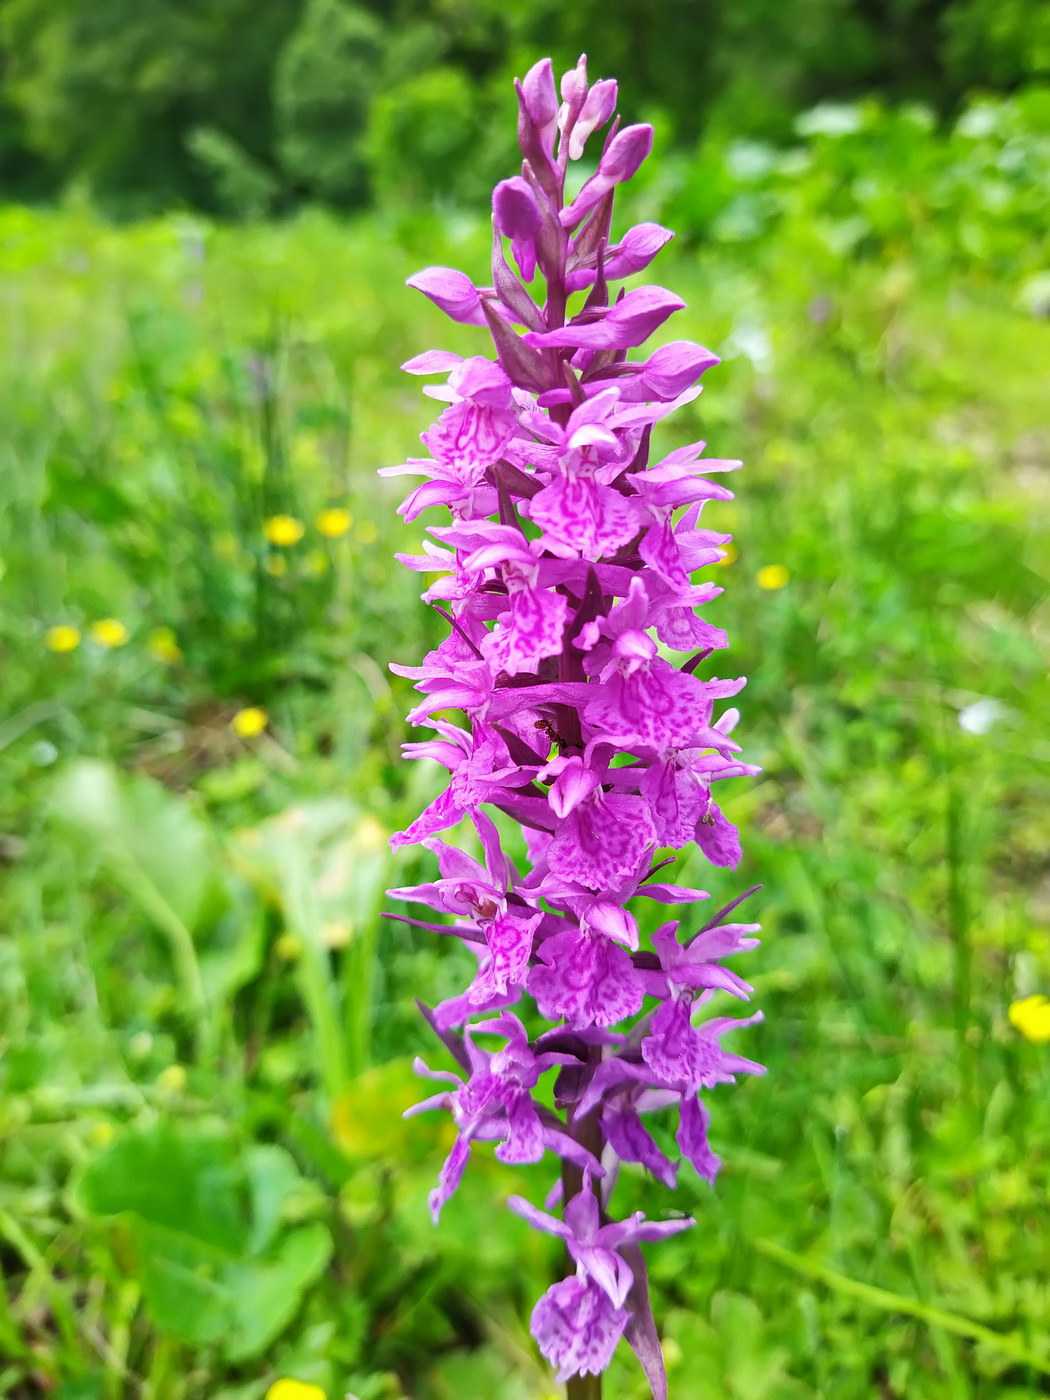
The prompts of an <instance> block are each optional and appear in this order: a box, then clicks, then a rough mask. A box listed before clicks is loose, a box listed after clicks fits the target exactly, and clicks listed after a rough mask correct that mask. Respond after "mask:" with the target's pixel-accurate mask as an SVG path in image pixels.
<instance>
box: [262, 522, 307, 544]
mask: <svg viewBox="0 0 1050 1400" xmlns="http://www.w3.org/2000/svg"><path fill="white" fill-rule="evenodd" d="M263 528H264V531H265V534H266V538H267V539H268V540H269V541H270V543H271V544H276V545H279V546H280V547H281V548H282V549H284V548H285V547H286V546H287V545H290V544H298V543H299V541H300V540H301V539H302V537H303V535H304V534H305V533H306V526H305V525H304V524H303V522H302V521H301V520H296V518H295V516H294V515H271V516H270V518H269V520H267V522H266V524H265V526H264V527H263Z"/></svg>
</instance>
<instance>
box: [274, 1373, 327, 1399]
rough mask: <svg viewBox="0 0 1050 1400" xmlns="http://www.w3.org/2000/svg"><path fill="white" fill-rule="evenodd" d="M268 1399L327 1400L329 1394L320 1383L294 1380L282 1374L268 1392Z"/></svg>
mask: <svg viewBox="0 0 1050 1400" xmlns="http://www.w3.org/2000/svg"><path fill="white" fill-rule="evenodd" d="M266 1400H327V1396H326V1395H325V1393H324V1391H323V1390H322V1389H321V1387H320V1386H319V1385H311V1384H310V1382H309V1381H293V1380H292V1379H290V1377H287V1376H282V1377H281V1379H280V1380H279V1381H274V1383H273V1385H271V1386H270V1389H269V1390H268V1391H267V1392H266Z"/></svg>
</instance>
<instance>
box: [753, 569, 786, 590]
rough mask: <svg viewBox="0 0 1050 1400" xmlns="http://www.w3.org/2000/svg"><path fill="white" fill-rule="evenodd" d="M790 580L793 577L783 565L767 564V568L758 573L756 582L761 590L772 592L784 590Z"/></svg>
mask: <svg viewBox="0 0 1050 1400" xmlns="http://www.w3.org/2000/svg"><path fill="white" fill-rule="evenodd" d="M790 578H791V575H790V574H789V573H788V571H787V569H785V568H784V566H783V564H766V565H765V567H764V568H761V569H759V571H758V573H757V574H756V575H755V582H756V583H757V584H758V586H759V588H765V589H768V590H769V591H772V590H773V589H775V588H783V587H784V585H785V584H786V583H787V581H788V580H789V579H790Z"/></svg>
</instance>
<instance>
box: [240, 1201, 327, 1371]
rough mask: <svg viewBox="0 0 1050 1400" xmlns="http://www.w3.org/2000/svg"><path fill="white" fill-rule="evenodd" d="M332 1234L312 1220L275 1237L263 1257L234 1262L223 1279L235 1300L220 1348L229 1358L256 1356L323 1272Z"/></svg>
mask: <svg viewBox="0 0 1050 1400" xmlns="http://www.w3.org/2000/svg"><path fill="white" fill-rule="evenodd" d="M331 1255H332V1237H331V1235H330V1234H329V1232H328V1230H327V1228H326V1227H325V1226H324V1225H322V1224H320V1222H317V1221H315V1222H314V1224H312V1225H304V1226H303V1227H302V1228H301V1229H298V1230H293V1231H291V1233H289V1234H287V1235H285V1236H284V1237H283V1239H281V1240H280V1241H279V1243H278V1244H277V1246H276V1248H275V1249H274V1250H273V1252H272V1253H271V1255H270V1256H269V1257H268V1258H267V1259H260V1260H257V1261H253V1262H252V1263H250V1264H245V1265H239V1264H234V1265H232V1266H231V1267H230V1269H229V1270H228V1271H227V1274H226V1279H227V1283H228V1286H229V1288H230V1291H231V1294H232V1297H233V1298H234V1300H235V1311H234V1319H233V1324H232V1328H231V1331H230V1334H229V1336H228V1338H227V1340H226V1342H225V1344H224V1350H225V1352H226V1355H227V1357H228V1358H229V1360H230V1361H234V1362H236V1361H244V1360H246V1359H247V1358H248V1357H251V1356H258V1354H259V1353H260V1352H261V1351H263V1350H265V1348H266V1347H267V1346H269V1344H270V1343H271V1342H272V1341H273V1339H274V1338H275V1337H276V1336H277V1335H278V1334H279V1333H280V1332H281V1331H282V1329H283V1328H284V1327H285V1326H287V1324H288V1323H289V1322H290V1321H291V1319H292V1317H293V1316H294V1315H295V1312H296V1310H297V1309H298V1307H299V1303H300V1301H301V1299H302V1296H303V1293H304V1292H305V1291H306V1289H307V1288H309V1286H310V1285H311V1284H312V1283H314V1282H315V1281H316V1280H317V1279H318V1278H319V1277H320V1276H321V1274H322V1273H323V1272H324V1269H325V1266H326V1265H327V1263H328V1260H329V1259H330V1258H331Z"/></svg>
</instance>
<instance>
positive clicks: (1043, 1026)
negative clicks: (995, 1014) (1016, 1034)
mask: <svg viewBox="0 0 1050 1400" xmlns="http://www.w3.org/2000/svg"><path fill="white" fill-rule="evenodd" d="M1006 1014H1007V1015H1008V1016H1009V1018H1010V1024H1011V1026H1013V1028H1014V1030H1017V1031H1020V1032H1021V1034H1022V1035H1023V1036H1024V1038H1025V1040H1030V1041H1032V1043H1033V1044H1034V1045H1046V1044H1048V1043H1050V1000H1048V999H1047V998H1046V997H1045V996H1043V995H1042V994H1041V993H1037V994H1036V995H1035V996H1031V997H1025V998H1024V999H1023V1000H1022V1001H1015V1002H1013V1003H1012V1004H1011V1006H1010V1009H1009V1011H1008V1012H1007V1013H1006Z"/></svg>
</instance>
